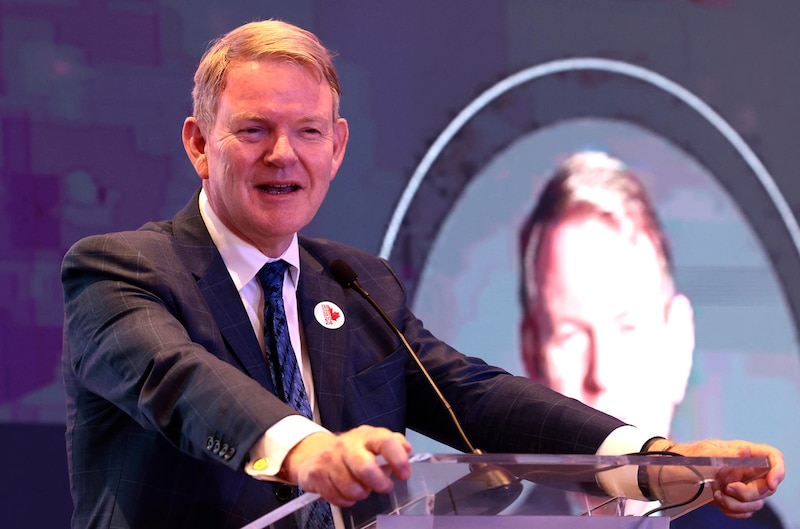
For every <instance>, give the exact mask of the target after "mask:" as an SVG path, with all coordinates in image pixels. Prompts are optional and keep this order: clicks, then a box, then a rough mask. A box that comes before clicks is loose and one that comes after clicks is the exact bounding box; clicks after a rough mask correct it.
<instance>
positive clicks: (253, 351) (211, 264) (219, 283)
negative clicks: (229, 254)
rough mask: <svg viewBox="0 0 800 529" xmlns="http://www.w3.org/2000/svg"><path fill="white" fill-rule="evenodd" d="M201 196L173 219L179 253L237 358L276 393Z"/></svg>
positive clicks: (195, 197)
mask: <svg viewBox="0 0 800 529" xmlns="http://www.w3.org/2000/svg"><path fill="white" fill-rule="evenodd" d="M198 195H199V192H198V193H196V194H195V196H194V198H193V199H192V201H191V202H189V204H188V205H187V206H186V207H185V208H184V209H183V210H182V211H180V212H179V213H178V214H177V215H176V216H175V217H174V219H173V230H174V233H175V241H176V248H177V250H176V251H177V252H178V253H179V254H180V255H181V257H182V258H183V260H184V262H185V263H186V266H187V267H188V268H189V270H191V272H192V274H193V275H194V277H195V279H196V280H197V286H198V288H199V289H200V290H201V292H202V293H203V296H204V297H205V299H206V301H207V302H208V306H209V309H210V310H211V312H212V314H213V316H214V320H215V321H216V322H217V325H218V326H219V330H220V333H221V334H222V337H223V339H224V340H225V343H226V345H227V347H228V350H229V352H230V353H231V354H232V356H233V359H235V361H238V362H239V366H240V367H241V368H243V369H244V371H245V372H247V374H248V375H250V377H252V378H253V379H255V380H257V381H258V382H259V383H260V384H261V385H262V386H264V387H265V388H267V389H269V390H270V391H271V392H273V393H275V388H274V385H273V383H272V379H271V378H270V375H269V371H268V368H267V364H266V362H265V361H264V357H263V356H262V354H261V347H260V346H259V344H258V340H257V339H256V337H255V335H254V334H253V328H252V326H251V324H250V319H249V318H248V317H247V312H246V311H245V310H244V307H243V306H242V300H241V298H240V297H239V292H238V291H237V290H236V286H235V285H234V284H233V280H232V279H231V277H230V274H229V273H228V269H227V268H226V267H225V262H224V261H223V260H222V256H220V254H219V252H218V251H217V248H216V246H214V243H213V241H212V240H211V236H210V235H209V234H208V230H207V229H206V227H205V224H204V223H203V219H202V217H201V216H200V209H199V207H198Z"/></svg>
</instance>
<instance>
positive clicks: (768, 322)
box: [413, 119, 800, 512]
mask: <svg viewBox="0 0 800 529" xmlns="http://www.w3.org/2000/svg"><path fill="white" fill-rule="evenodd" d="M587 149H591V150H599V151H605V152H609V153H613V155H614V156H616V157H618V158H620V159H621V160H624V161H625V163H626V164H627V165H628V166H630V167H631V168H632V169H633V170H634V171H635V172H636V173H637V175H639V177H640V178H641V180H642V181H643V185H644V186H645V188H646V190H647V192H648V194H649V196H650V198H651V200H652V202H653V204H654V207H655V210H656V212H657V213H658V215H659V217H660V219H661V222H662V224H663V227H664V231H665V234H666V237H667V239H668V240H669V243H670V246H671V249H672V254H673V257H674V269H675V273H674V282H675V286H676V289H677V291H678V292H680V293H682V294H683V295H685V297H686V299H687V300H689V301H690V302H691V304H692V306H693V308H694V328H695V330H696V332H693V331H692V329H691V322H690V323H688V324H687V325H689V331H688V332H690V333H691V334H692V335H693V338H694V339H695V340H696V346H695V347H694V355H693V359H692V360H693V364H692V367H691V374H690V375H689V378H688V384H686V379H685V377H684V384H683V385H684V386H685V387H686V394H685V397H684V398H683V400H682V402H681V403H680V404H679V405H678V406H677V408H676V409H675V413H674V417H672V421H671V424H670V425H668V426H667V428H669V429H670V434H671V435H672V436H673V437H674V438H676V439H697V438H707V437H723V438H755V439H756V440H758V441H761V442H767V443H771V444H774V445H776V446H778V447H780V448H782V449H784V452H785V455H786V457H787V460H791V459H792V457H793V455H792V446H793V445H788V446H787V439H796V438H798V435H800V426H798V425H796V424H795V423H796V421H791V424H787V421H786V420H784V419H782V417H784V416H792V415H794V414H795V413H796V412H795V411H794V410H796V409H797V405H798V404H800V398H798V388H800V362H799V361H798V347H797V343H796V337H795V333H794V327H793V324H792V321H791V317H790V313H789V310H788V307H787V305H786V303H785V301H784V296H783V294H782V291H781V288H780V285H779V282H778V280H777V278H776V276H775V273H774V270H773V268H772V266H771V264H770V262H769V260H768V259H767V257H766V254H765V252H764V250H763V248H762V246H761V244H760V243H759V241H758V239H757V238H756V237H755V236H754V234H753V232H752V230H751V229H750V226H749V224H748V222H746V220H745V218H744V217H743V215H742V214H741V212H740V210H739V209H738V207H737V206H736V204H734V203H733V201H732V200H731V199H730V197H729V196H728V195H727V193H726V192H725V190H724V189H723V188H722V187H721V186H720V185H719V180H718V179H717V178H715V177H714V176H713V175H711V174H709V173H708V172H707V171H706V169H705V168H704V167H702V166H700V165H699V164H697V163H696V162H695V161H694V160H693V159H692V158H691V157H689V156H687V155H686V154H685V153H684V152H683V151H682V150H680V149H678V148H676V147H675V146H674V145H672V144H671V143H669V142H667V141H665V140H664V139H663V138H661V137H659V136H656V135H654V134H652V133H650V132H648V131H646V130H644V129H642V128H639V127H636V126H634V125H631V124H628V123H624V122H621V121H615V120H608V119H578V120H571V121H564V122H560V123H558V124H556V125H553V126H550V127H547V128H544V129H539V130H537V131H535V132H533V133H530V134H528V135H524V136H522V137H520V138H519V139H518V140H517V141H515V142H513V143H512V144H511V145H509V146H508V148H506V149H505V150H503V151H502V152H500V153H499V154H497V156H495V157H494V158H493V159H492V160H491V162H490V163H488V164H487V165H486V166H485V167H484V168H483V169H482V170H481V171H480V172H479V173H478V174H476V175H475V177H474V178H473V179H472V180H471V181H470V183H469V185H468V186H467V187H466V189H465V190H464V191H463V193H462V194H461V195H460V198H459V200H458V201H457V202H456V203H455V204H454V205H453V207H452V208H451V209H450V210H449V212H448V214H447V217H446V220H445V221H444V222H443V224H442V225H441V226H440V229H439V230H438V233H437V235H436V237H435V239H434V240H433V241H432V244H431V246H430V251H429V252H428V254H427V260H426V261H425V266H424V267H423V268H422V269H421V271H420V276H419V281H418V284H417V289H416V292H415V297H414V303H413V309H414V311H415V313H416V314H417V315H418V316H419V317H420V318H421V319H422V321H423V322H424V323H425V325H426V327H428V328H429V329H431V330H433V332H434V333H436V334H437V336H438V337H440V338H442V339H443V340H445V341H447V342H449V343H451V344H452V345H454V346H455V347H456V348H458V349H459V350H461V351H463V352H464V353H466V354H470V355H475V356H480V357H482V358H484V359H485V360H487V361H488V362H490V363H495V364H498V365H500V366H502V367H505V368H506V369H508V370H509V371H511V372H512V373H515V374H520V375H527V374H529V373H530V370H529V369H526V365H525V362H526V359H525V356H524V354H523V352H524V349H525V348H524V344H523V341H524V324H523V321H524V317H523V311H522V305H521V303H520V296H519V288H520V277H521V274H520V255H519V245H518V237H519V229H520V226H521V225H522V223H523V221H524V219H525V218H526V216H527V215H528V213H529V211H530V210H531V208H532V207H533V205H534V203H535V201H536V199H537V197H538V195H539V193H540V191H541V188H542V186H543V185H544V182H545V181H546V180H547V179H548V178H549V177H550V176H551V175H552V173H553V171H554V169H555V168H556V167H557V166H558V164H560V163H561V162H562V161H563V160H564V159H565V158H566V157H567V156H569V155H570V154H572V153H575V152H578V151H583V150H587ZM581 259H584V260H590V259H591V256H587V255H584V256H583V257H581ZM573 264H574V263H573ZM595 264H596V265H597V266H598V267H600V265H601V264H602V263H600V262H599V260H595ZM595 271H596V270H595ZM598 280H600V279H599V278H598ZM631 281H633V278H632V277H631ZM607 282H608V284H606V285H605V286H606V287H609V288H610V287H613V285H611V284H610V278H607ZM601 286H602V285H601ZM598 288H600V287H598ZM605 295H607V296H611V295H612V294H611V293H610V291H608V292H606V294H605ZM620 295H622V291H620ZM615 301H617V302H619V300H615ZM684 317H686V315H685V314H684ZM689 317H691V314H690V315H689ZM685 332H686V330H685V329H684V333H685ZM658 339H659V335H658V334H653V335H652V342H653V343H649V342H648V338H647V337H645V336H641V340H638V341H637V347H636V348H638V349H639V354H641V355H642V356H641V357H636V356H629V357H628V358H627V360H626V361H625V362H623V363H621V364H617V365H613V366H604V367H603V368H604V369H605V368H608V369H611V370H612V371H614V370H616V372H615V373H614V378H615V381H614V382H613V383H614V384H615V385H617V384H624V383H626V380H627V381H628V382H629V384H630V386H629V387H628V388H625V389H622V390H621V393H625V392H626V391H628V390H631V391H633V392H634V393H636V392H637V391H640V392H645V393H647V394H650V395H651V396H652V398H653V399H654V400H649V401H648V400H647V399H643V398H640V399H634V398H633V397H631V395H630V391H628V393H629V394H628V398H627V402H628V404H629V406H627V408H626V407H625V402H624V401H625V400H626V399H624V398H617V397H613V398H610V399H611V400H609V402H614V401H615V402H614V405H613V406H611V404H609V405H608V407H607V411H609V412H611V413H615V414H619V415H623V416H626V417H627V418H629V420H631V422H637V421H640V422H642V423H644V422H645V421H646V420H647V419H646V416H647V415H648V409H649V411H650V412H652V413H653V414H654V415H659V416H660V417H661V418H660V419H656V418H654V420H655V421H656V422H657V421H658V420H662V421H663V420H664V419H663V417H666V422H669V418H670V416H671V415H672V413H671V412H672V410H671V406H672V403H670V402H668V400H669V399H670V398H673V397H674V393H672V394H671V393H669V391H666V390H664V388H661V389H658V388H656V387H655V386H654V385H650V386H649V387H640V384H639V382H641V381H642V380H656V379H657V380H664V379H665V373H666V370H667V369H668V368H669V369H671V368H672V367H673V360H674V361H675V362H674V363H675V364H678V363H679V362H678V358H679V356H678V355H679V353H678V350H677V349H674V348H672V349H670V348H665V347H664V344H663V341H662V342H661V343H655V341H656V340H658ZM684 340H686V338H684ZM689 341H691V340H690V339H689ZM685 343H686V342H685V341H684V345H685ZM690 349H691V347H690ZM630 354H631V355H635V351H631V353H630ZM648 355H655V356H657V357H659V358H656V359H655V360H656V361H655V362H653V363H649V364H648V363H647V362H643V361H641V359H643V358H647V357H648ZM654 364H655V365H657V366H661V367H660V368H658V367H653V365H654ZM648 366H649V367H648ZM568 367H573V368H574V369H573V370H567V369H564V370H562V373H569V374H568V375H563V376H570V377H573V379H575V377H578V378H577V380H580V377H581V375H576V374H575V373H582V374H585V373H586V369H587V367H586V366H585V365H580V363H579V361H578V360H575V359H573V361H571V362H570V366H568ZM654 369H658V371H656V372H653V370H654ZM676 376H677V375H676ZM554 377H555V375H553V376H551V380H550V382H552V381H553V380H552V378H554ZM678 378H680V377H679V376H678ZM583 383H584V381H583V380H580V381H579V382H572V383H571V384H572V387H573V388H574V387H577V385H580V384H583ZM637 388H638V389H637ZM557 389H561V390H566V389H567V388H566V387H564V386H562V387H557ZM662 390H663V392H662ZM574 393H575V394H574V395H573V396H575V397H578V398H583V397H582V395H581V390H574ZM681 393H682V392H681ZM657 397H658V398H661V397H663V399H664V400H663V401H659V400H655V399H657ZM677 401H680V398H678V399H677ZM590 403H591V402H590ZM594 404H596V405H598V406H601V407H603V406H604V405H601V403H600V402H594ZM640 405H641V406H640ZM637 407H638V409H636V408H637ZM650 426H655V425H654V424H650ZM787 429H788V430H792V431H787ZM418 444H419V442H418ZM424 447H425V445H424V442H423V443H422V444H421V445H420V446H415V449H419V448H422V449H425V448H424ZM785 485H787V487H786V488H791V487H792V484H791V480H790V479H789V480H787V482H786V483H785ZM795 492H796V489H795V490H793V491H790V492H787V493H786V494H787V495H792V494H794V493H795ZM787 508H788V507H787ZM781 510H782V511H784V512H785V510H784V509H781Z"/></svg>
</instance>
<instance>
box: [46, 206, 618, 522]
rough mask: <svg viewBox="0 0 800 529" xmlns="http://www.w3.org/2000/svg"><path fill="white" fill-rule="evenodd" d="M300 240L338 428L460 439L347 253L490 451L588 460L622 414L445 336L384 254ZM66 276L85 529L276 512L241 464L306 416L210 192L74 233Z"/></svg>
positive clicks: (321, 391)
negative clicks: (289, 388)
mask: <svg viewBox="0 0 800 529" xmlns="http://www.w3.org/2000/svg"><path fill="white" fill-rule="evenodd" d="M300 246H301V261H302V265H301V275H300V282H299V287H298V306H299V311H300V320H301V327H302V331H303V335H304V344H305V347H306V348H307V352H308V356H309V358H310V362H311V366H312V370H313V376H314V384H315V391H316V395H317V398H318V401H319V410H320V415H321V421H322V424H323V425H324V426H326V427H327V428H329V429H330V430H332V431H345V430H348V429H350V428H353V427H356V426H358V425H361V424H371V425H375V426H385V427H387V428H390V429H392V430H395V431H399V432H403V431H405V429H406V428H413V429H416V430H418V431H420V432H422V433H424V434H427V435H430V436H432V437H434V438H436V439H438V440H440V441H443V442H445V443H448V444H450V445H451V446H454V447H456V448H464V447H463V446H462V443H461V442H460V440H459V437H458V435H457V434H456V431H455V429H454V428H453V427H452V426H451V425H450V420H449V418H448V415H447V413H446V411H445V410H444V409H443V407H442V406H440V405H439V404H438V402H437V401H436V399H435V397H434V394H433V393H432V391H431V390H430V388H429V387H428V386H427V384H426V382H425V380H424V378H423V377H422V376H421V375H420V374H419V372H418V371H417V369H416V367H415V366H414V365H413V363H412V362H410V361H409V359H408V355H407V353H406V352H405V351H404V350H403V349H402V346H401V344H400V342H399V340H398V339H396V338H395V337H394V336H393V335H392V334H391V332H390V331H389V330H388V329H387V326H386V325H385V323H384V322H383V321H381V320H380V319H379V317H378V316H377V315H376V314H375V313H374V311H373V310H372V309H371V308H370V307H369V306H368V304H367V303H366V302H365V301H364V300H363V299H361V298H360V297H359V296H358V295H357V294H356V293H355V292H353V291H351V290H346V289H343V288H342V287H341V286H339V284H338V283H337V282H336V281H335V280H334V279H333V278H332V277H331V276H330V274H329V273H328V271H327V267H328V265H329V264H330V262H332V261H333V260H335V259H337V258H343V259H345V260H346V261H348V262H349V263H350V265H351V266H352V267H353V268H354V269H355V271H356V272H357V273H358V274H359V280H360V282H361V283H362V285H363V286H364V287H365V288H366V289H367V290H368V291H369V292H370V293H371V295H372V297H373V298H374V299H375V300H376V301H377V302H378V303H380V304H381V305H382V306H383V307H384V309H385V310H386V312H387V313H388V314H389V315H390V317H391V318H392V319H393V320H394V322H395V323H396V324H397V326H398V327H399V328H400V329H402V330H403V332H404V333H405V335H406V337H407V339H408V341H409V342H410V343H411V344H412V346H413V347H414V348H415V349H416V351H417V352H418V354H419V356H420V357H421V358H422V361H423V362H424V364H425V365H426V366H427V367H428V369H429V370H430V372H431V374H432V376H433V378H434V379H435V380H436V381H437V383H438V384H439V386H440V388H441V390H442V392H443V393H444V395H445V396H446V398H447V399H448V400H449V401H450V403H451V404H452V406H453V408H454V410H455V413H456V414H457V415H458V417H459V418H460V420H461V421H463V424H464V428H465V430H466V432H467V433H468V435H469V436H470V438H471V440H472V442H473V444H474V445H476V446H478V447H480V448H482V449H483V450H484V451H487V452H501V451H503V452H543V453H566V452H577V453H593V452H594V451H595V450H596V449H597V447H598V446H599V445H600V443H601V442H602V441H603V439H604V438H605V437H606V436H607V435H608V433H609V432H610V431H611V430H613V429H614V428H616V427H617V426H619V425H620V424H621V423H620V422H619V421H617V420H615V419H612V418H610V417H608V416H606V415H603V414H600V413H598V412H596V411H594V410H592V409H590V408H587V407H585V406H583V405H581V404H579V403H577V402H576V401H572V400H569V399H566V398H564V397H561V396H560V395H557V394H555V393H553V392H551V391H549V390H547V389H545V388H543V387H541V386H538V385H535V384H533V383H531V382H530V381H528V380H526V379H524V378H521V377H513V376H511V375H509V374H508V373H506V372H504V371H503V370H501V369H497V368H493V367H490V366H487V365H486V364H485V363H484V362H482V361H481V360H478V359H476V358H470V357H466V356H463V355H461V354H460V353H458V352H456V351H455V350H453V349H452V348H450V347H448V346H447V345H445V344H444V343H442V342H440V341H439V340H437V339H436V338H435V337H434V336H432V335H431V334H430V333H429V332H428V331H427V330H425V329H424V327H423V326H422V323H421V322H420V321H419V320H418V319H416V318H415V317H414V316H413V314H412V313H411V312H410V311H409V309H408V308H407V307H406V297H405V291H404V289H403V287H402V285H401V283H400V281H399V280H398V278H397V276H396V275H395V274H394V272H393V271H392V270H391V269H390V268H389V266H388V264H387V263H386V262H385V261H383V260H381V259H378V258H376V257H373V256H370V255H368V254H366V253H364V252H362V251H359V250H356V249H354V248H351V247H348V246H344V245H341V244H337V243H333V242H329V241H323V240H311V239H307V238H303V237H301V239H300ZM62 281H63V285H64V292H65V310H66V319H65V329H64V354H63V376H64V383H65V388H66V393H67V450H68V458H69V468H70V478H71V488H72V495H73V499H74V502H75V513H74V517H73V527H76V528H78V527H80V528H90V527H102V528H110V527H114V528H128V527H134V528H149V529H152V528H158V527H164V528H170V529H177V528H184V527H186V528H188V527H192V528H197V527H214V528H235V527H240V526H242V525H244V524H245V523H247V522H248V521H251V520H253V519H254V518H257V517H259V516H261V515H262V514H264V513H265V512H267V511H269V510H272V509H274V508H276V507H277V506H278V505H279V504H280V500H278V498H277V497H276V490H277V489H278V488H279V486H278V485H277V484H273V483H264V482H259V481H256V480H254V479H252V478H250V477H249V476H247V475H246V474H245V473H244V472H243V470H242V468H243V465H244V464H245V462H246V458H247V452H248V450H249V448H250V447H251V446H252V445H253V443H254V442H255V441H256V440H257V439H258V438H259V437H260V436H261V435H262V434H263V432H264V431H265V430H266V429H267V428H269V427H270V426H271V425H273V424H274V423H275V422H276V421H278V420H280V419H281V418H283V417H285V416H286V415H288V414H290V413H293V411H292V410H291V409H289V408H288V407H287V406H286V405H285V404H283V403H282V402H280V401H279V400H278V399H277V398H275V397H274V396H273V394H272V390H273V388H272V384H271V381H270V377H269V375H268V372H267V367H266V365H265V363H264V361H263V359H262V356H261V352H260V349H259V346H258V342H257V340H256V337H255V336H254V334H253V331H252V328H251V326H250V322H249V320H248V318H247V316H246V313H245V311H244V308H243V307H242V304H241V301H240V299H239V295H238V293H237V291H236V288H235V287H234V284H233V282H232V281H231V279H230V276H229V274H228V272H227V270H226V268H225V264H224V263H223V261H222V258H221V257H220V255H219V253H218V251H217V249H216V248H215V246H214V244H213V243H212V241H211V238H210V236H209V234H208V232H207V230H206V228H205V226H204V224H203V222H202V219H201V217H200V213H199V208H198V202H197V195H195V196H194V198H193V199H192V200H191V201H190V203H189V204H188V205H187V206H186V207H185V208H184V209H183V210H182V211H180V212H179V213H178V214H177V215H176V216H175V217H174V218H173V219H172V220H171V221H165V222H160V223H149V224H146V225H145V226H143V227H142V228H140V229H139V230H137V231H132V232H122V233H114V234H108V235H100V236H93V237H89V238H87V239H84V240H82V241H80V242H78V243H77V244H76V245H75V246H74V247H73V248H72V249H70V251H69V252H68V253H67V255H66V256H65V258H64V263H63V269H62ZM320 301H332V302H334V303H336V304H337V305H338V306H339V307H341V308H342V309H343V312H344V316H345V324H344V326H343V327H341V328H340V329H336V330H330V329H326V328H324V327H323V326H322V325H320V324H319V323H318V322H317V320H316V319H315V318H314V316H313V310H314V307H315V305H316V304H317V303H319V302H320ZM487 332H491V330H487ZM278 495H280V494H278ZM360 509H361V510H362V511H363V510H368V509H369V507H368V506H363V507H360ZM358 511H359V507H356V508H355V509H354V512H355V513H356V514H357V515H359V514H363V513H358ZM348 514H349V513H346V515H348Z"/></svg>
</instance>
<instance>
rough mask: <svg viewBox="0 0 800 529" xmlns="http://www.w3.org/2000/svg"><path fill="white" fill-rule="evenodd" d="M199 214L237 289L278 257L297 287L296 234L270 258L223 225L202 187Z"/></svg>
mask: <svg viewBox="0 0 800 529" xmlns="http://www.w3.org/2000/svg"><path fill="white" fill-rule="evenodd" d="M200 216H201V217H202V218H203V223H204V224H205V225H206V229H207V230H208V233H209V235H211V240H212V241H213V242H214V245H215V246H216V247H217V250H219V253H220V255H221V256H222V260H223V261H224V262H225V266H226V267H227V269H228V272H229V273H230V275H231V279H233V283H234V284H235V285H236V290H239V291H241V290H242V287H243V286H244V285H246V284H247V283H249V282H250V281H251V280H252V279H253V278H254V277H255V276H256V274H257V273H258V271H259V270H261V267H262V266H264V265H265V264H266V263H268V262H270V261H277V260H279V259H283V260H284V261H286V262H287V263H289V277H290V278H291V280H292V284H293V285H294V288H295V289H297V283H298V282H299V280H300V249H299V245H298V242H297V234H296V233H295V234H294V235H293V236H292V242H291V243H290V244H289V247H288V248H287V249H286V251H285V252H283V254H282V255H281V256H280V257H278V259H271V258H269V257H267V256H266V255H264V254H263V253H261V251H260V250H259V249H258V248H256V247H255V246H253V245H252V244H250V243H247V242H245V241H244V240H242V239H241V238H240V237H239V236H238V235H236V234H235V233H233V232H232V231H231V230H229V229H228V227H227V226H225V224H224V223H223V222H222V221H221V220H220V219H219V217H218V216H217V214H216V213H215V212H214V209H213V208H212V207H211V204H210V203H209V201H208V196H207V195H206V192H205V189H201V190H200Z"/></svg>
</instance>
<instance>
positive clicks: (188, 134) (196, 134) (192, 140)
mask: <svg viewBox="0 0 800 529" xmlns="http://www.w3.org/2000/svg"><path fill="white" fill-rule="evenodd" d="M182 137H183V148H184V149H185V150H186V155H187V156H189V161H190V162H192V165H193V166H194V170H195V171H196V172H197V174H198V176H200V178H202V179H203V180H205V179H207V178H208V158H207V157H206V138H205V136H204V135H203V131H202V130H201V129H200V124H199V123H198V121H197V118H194V117H191V116H190V117H188V118H186V120H185V121H184V122H183V131H182Z"/></svg>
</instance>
